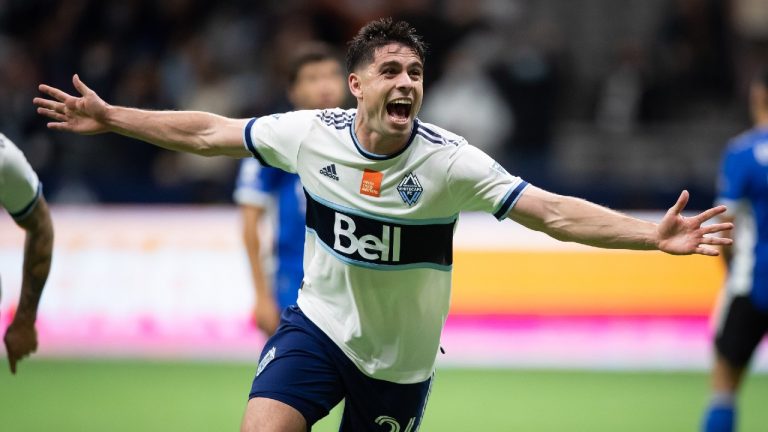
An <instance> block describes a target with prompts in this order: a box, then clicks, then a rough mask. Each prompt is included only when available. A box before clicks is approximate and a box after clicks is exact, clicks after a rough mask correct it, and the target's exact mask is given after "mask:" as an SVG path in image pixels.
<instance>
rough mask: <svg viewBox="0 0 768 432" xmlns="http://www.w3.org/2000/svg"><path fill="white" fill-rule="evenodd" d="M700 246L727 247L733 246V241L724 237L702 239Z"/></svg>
mask: <svg viewBox="0 0 768 432" xmlns="http://www.w3.org/2000/svg"><path fill="white" fill-rule="evenodd" d="M700 243H701V244H708V245H718V246H729V245H732V244H733V240H732V239H729V238H725V237H702V238H701V241H700Z"/></svg>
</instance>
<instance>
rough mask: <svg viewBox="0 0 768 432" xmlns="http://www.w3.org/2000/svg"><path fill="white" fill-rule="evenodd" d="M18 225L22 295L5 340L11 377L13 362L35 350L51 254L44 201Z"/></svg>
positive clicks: (46, 205) (46, 209) (49, 230)
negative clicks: (20, 230) (22, 237)
mask: <svg viewBox="0 0 768 432" xmlns="http://www.w3.org/2000/svg"><path fill="white" fill-rule="evenodd" d="M17 223H18V224H19V226H20V227H22V228H23V229H24V230H25V231H26V241H25V244H24V269H23V276H22V281H21V296H20V298H19V306H18V308H17V309H16V315H15V316H14V319H13V322H12V323H11V325H10V326H8V329H7V330H6V332H5V338H4V342H5V348H6V351H8V363H9V365H10V367H11V373H14V374H15V373H16V363H17V362H18V361H19V360H21V359H22V358H24V357H26V356H28V355H29V354H31V353H33V352H35V350H36V349H37V331H36V330H35V320H36V319H37V307H38V305H39V303H40V296H41V294H42V293H43V287H44V286H45V281H46V280H47V279H48V272H49V271H50V269H51V254H52V252H53V223H52V222H51V215H50V212H49V210H48V204H47V203H46V201H45V198H43V196H42V195H41V196H40V198H38V202H37V204H35V208H34V210H32V213H30V214H29V215H27V216H26V217H25V218H24V219H21V220H18V221H17Z"/></svg>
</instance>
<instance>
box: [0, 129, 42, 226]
mask: <svg viewBox="0 0 768 432" xmlns="http://www.w3.org/2000/svg"><path fill="white" fill-rule="evenodd" d="M41 190H42V188H41V186H40V180H38V178H37V174H35V172H34V171H33V170H32V167H31V166H30V165H29V162H27V159H26V158H25V157H24V154H23V153H22V152H21V150H19V149H18V148H17V147H16V145H15V144H13V143H12V142H11V140H9V139H8V138H6V137H5V135H3V134H0V205H2V206H3V207H4V208H5V209H6V210H8V212H9V213H10V214H11V216H12V217H13V218H14V219H16V220H19V219H22V218H24V217H25V216H26V215H28V214H29V213H30V212H31V211H32V209H34V207H35V204H36V203H37V200H38V199H39V197H40V194H41Z"/></svg>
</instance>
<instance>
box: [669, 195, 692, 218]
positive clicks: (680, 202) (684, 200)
mask: <svg viewBox="0 0 768 432" xmlns="http://www.w3.org/2000/svg"><path fill="white" fill-rule="evenodd" d="M688 197H689V195H688V191H687V190H683V191H682V192H681V193H680V197H679V198H678V199H677V202H676V203H675V205H673V206H672V208H670V209H669V211H670V212H672V213H674V214H680V213H681V212H682V211H683V209H684V208H685V205H686V204H688Z"/></svg>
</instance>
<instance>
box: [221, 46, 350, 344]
mask: <svg viewBox="0 0 768 432" xmlns="http://www.w3.org/2000/svg"><path fill="white" fill-rule="evenodd" d="M342 67H343V66H342V64H341V59H340V57H339V56H338V55H337V54H336V52H335V51H333V49H332V48H331V47H330V46H328V45H325V44H322V43H310V44H307V45H305V46H302V47H300V48H299V49H298V50H297V51H296V53H295V54H294V56H293V58H292V59H291V61H290V64H289V69H288V100H289V101H290V102H291V104H292V105H293V106H294V107H295V108H296V109H300V110H306V109H323V108H336V107H340V106H342V105H343V104H344V100H345V98H346V94H347V88H346V80H345V76H344V72H343V70H342ZM234 199H235V202H236V203H237V204H239V205H240V209H241V215H242V218H243V241H244V242H245V249H246V251H247V252H248V260H249V262H250V264H251V276H252V278H253V285H254V289H255V291H254V292H255V307H254V311H253V317H254V320H255V322H256V324H257V325H258V327H259V328H260V329H261V330H262V331H264V333H266V334H267V335H268V336H272V334H274V333H275V330H276V329H277V325H278V324H279V322H280V312H281V311H282V310H283V309H285V308H286V307H288V306H290V305H292V304H295V303H296V298H297V295H298V292H299V287H300V286H301V279H302V278H303V277H304V270H303V265H304V263H303V256H304V233H305V223H304V220H305V212H306V208H307V203H306V200H305V198H304V190H303V189H302V187H301V181H300V180H299V176H298V175H296V174H293V173H289V172H286V171H283V170H279V169H277V168H272V167H261V165H260V164H259V161H257V160H256V159H253V158H251V159H243V161H242V162H241V164H240V173H239V175H238V178H237V186H236V189H235V193H234ZM275 210H276V212H277V217H276V218H275V217H274V216H275V215H274V212H275ZM268 216H273V217H272V218H269V217H268ZM265 219H272V220H270V221H269V222H271V223H268V224H266V225H268V226H270V228H273V229H272V231H271V232H272V236H271V237H268V238H273V240H274V242H273V243H274V245H272V244H270V245H264V246H266V248H268V254H269V258H268V260H269V262H271V263H275V262H276V264H274V265H275V270H274V275H273V277H272V278H268V274H269V271H268V270H267V269H266V268H265V265H264V256H263V255H264V254H263V250H262V249H261V247H262V246H261V244H262V242H263V240H264V239H263V238H262V235H261V233H259V229H260V226H264V225H265V224H264V221H265ZM275 219H276V220H275ZM270 279H271V281H270Z"/></svg>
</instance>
